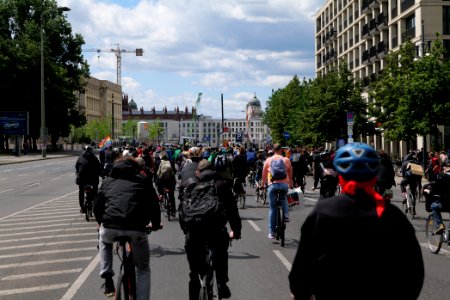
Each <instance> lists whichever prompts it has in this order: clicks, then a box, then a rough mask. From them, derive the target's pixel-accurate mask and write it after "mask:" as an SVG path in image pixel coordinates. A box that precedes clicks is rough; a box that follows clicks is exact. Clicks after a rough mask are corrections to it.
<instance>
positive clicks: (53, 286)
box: [0, 283, 70, 296]
mask: <svg viewBox="0 0 450 300" xmlns="http://www.w3.org/2000/svg"><path fill="white" fill-rule="evenodd" d="M69 285H70V284H69V283H61V284H51V285H43V286H36V287H29V288H23V289H13V290H3V291H0V296H6V295H14V294H23V293H31V292H40V291H48V290H57V289H63V288H66V287H68V286H69Z"/></svg>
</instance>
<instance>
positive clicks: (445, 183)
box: [423, 161, 450, 234]
mask: <svg viewBox="0 0 450 300" xmlns="http://www.w3.org/2000/svg"><path fill="white" fill-rule="evenodd" d="M442 167H443V169H444V173H443V174H442V175H440V176H437V178H436V180H435V181H434V182H432V183H429V184H426V185H424V187H423V189H424V196H425V197H426V198H427V201H426V202H428V198H431V199H430V200H431V201H433V202H432V203H431V205H430V209H431V213H432V214H433V217H434V220H435V221H436V225H437V228H436V231H435V232H434V234H442V233H443V232H444V231H445V225H444V223H443V222H442V216H441V211H443V210H444V209H445V210H447V211H448V209H449V204H450V203H449V201H450V190H449V188H448V187H449V186H450V165H449V163H448V161H444V162H443V163H442ZM435 195H436V196H438V197H433V196H435Z"/></svg>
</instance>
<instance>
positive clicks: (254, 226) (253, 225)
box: [247, 220, 261, 231]
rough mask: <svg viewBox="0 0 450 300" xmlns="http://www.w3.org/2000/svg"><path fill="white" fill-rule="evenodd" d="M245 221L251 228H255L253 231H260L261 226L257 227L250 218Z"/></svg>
mask: <svg viewBox="0 0 450 300" xmlns="http://www.w3.org/2000/svg"><path fill="white" fill-rule="evenodd" d="M247 222H248V223H249V224H250V225H251V226H252V227H253V229H255V231H261V228H259V226H258V225H256V223H255V222H253V221H252V220H247Z"/></svg>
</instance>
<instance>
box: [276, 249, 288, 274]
mask: <svg viewBox="0 0 450 300" xmlns="http://www.w3.org/2000/svg"><path fill="white" fill-rule="evenodd" d="M273 253H274V254H275V255H276V256H277V257H278V259H279V260H281V263H282V264H283V265H284V266H285V267H286V269H288V271H291V268H292V265H291V263H290V262H289V261H288V260H287V259H286V257H284V255H283V254H281V252H280V250H273Z"/></svg>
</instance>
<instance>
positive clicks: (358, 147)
mask: <svg viewBox="0 0 450 300" xmlns="http://www.w3.org/2000/svg"><path fill="white" fill-rule="evenodd" d="M334 166H335V168H336V170H337V172H338V174H339V181H340V184H341V186H342V193H341V194H340V195H339V196H334V197H332V198H328V199H326V200H324V201H319V202H317V205H316V207H315V208H314V210H313V211H312V212H311V213H310V214H309V216H308V217H307V219H306V220H305V222H304V224H303V225H302V227H301V236H300V242H299V245H298V249H297V253H296V255H295V258H294V262H293V264H292V269H291V272H290V274H289V284H290V290H291V292H292V294H293V296H294V299H295V300H309V299H311V297H312V296H315V298H316V299H321V300H328V299H350V300H356V299H358V300H359V299H365V300H372V299H373V300H380V299H402V300H409V299H417V298H418V297H419V294H420V292H421V289H422V286H423V281H424V264H423V258H422V252H421V248H420V245H419V243H418V241H417V238H416V233H415V230H414V227H413V226H412V224H411V223H410V222H409V221H408V219H407V218H406V216H405V215H404V214H403V212H402V211H401V210H400V209H398V208H397V206H395V205H392V204H391V203H390V202H388V201H386V200H385V199H384V198H383V197H382V196H381V195H379V194H378V193H376V192H375V190H374V189H373V187H374V185H375V183H376V180H377V174H378V172H379V166H380V162H379V157H378V154H377V152H376V151H375V149H373V148H372V147H371V146H369V145H367V144H363V143H352V144H347V145H344V146H343V147H341V148H339V149H338V150H337V152H336V155H335V157H334ZM392 249H395V251H393V250H392Z"/></svg>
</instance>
